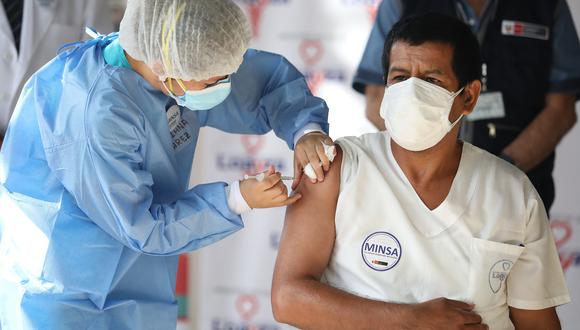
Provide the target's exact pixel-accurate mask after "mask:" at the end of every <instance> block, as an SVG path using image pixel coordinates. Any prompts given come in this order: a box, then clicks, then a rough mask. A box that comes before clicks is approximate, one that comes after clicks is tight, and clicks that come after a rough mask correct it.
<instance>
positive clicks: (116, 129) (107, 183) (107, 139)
mask: <svg viewBox="0 0 580 330" xmlns="http://www.w3.org/2000/svg"><path fill="white" fill-rule="evenodd" d="M101 90H102V89H101ZM114 93H115V94H114ZM86 107H87V109H86V111H85V112H86V113H87V117H88V119H85V120H84V123H85V124H84V125H85V127H84V128H83V129H82V131H84V134H85V138H84V139H82V140H79V141H77V142H75V143H70V144H66V145H64V146H62V147H59V148H54V149H52V150H51V151H50V155H49V156H48V157H47V158H48V159H50V164H51V168H52V169H53V171H54V172H55V173H56V174H57V175H58V177H59V179H60V181H61V182H62V183H63V184H64V186H65V187H66V189H67V191H68V192H69V193H71V195H72V196H73V197H74V199H75V201H76V203H77V205H78V206H79V208H80V209H81V210H82V211H83V212H84V213H85V214H86V215H87V216H88V217H89V218H90V219H91V220H92V221H93V222H94V223H95V224H96V225H98V226H99V227H100V228H101V229H103V230H104V231H105V232H107V233H108V234H109V235H111V236H112V237H114V238H115V239H117V240H118V241H119V242H121V243H122V244H124V245H126V246H128V247H129V248H132V249H133V250H135V251H139V252H142V253H145V254H150V255H176V254H180V253H183V252H187V251H192V250H195V249H198V248H200V247H203V246H206V245H208V244H211V243H213V242H215V241H217V240H219V239H221V238H223V237H225V236H227V235H229V234H231V233H233V232H235V231H237V230H239V229H240V228H242V227H243V223H242V220H241V218H240V216H239V215H237V214H234V213H232V212H231V211H230V210H229V208H228V205H227V199H226V192H225V183H213V184H207V185H199V186H196V187H195V188H193V189H192V190H189V191H186V192H184V193H183V194H182V195H181V196H179V197H178V198H176V200H171V201H166V202H163V203H159V202H154V193H153V188H154V181H153V177H152V175H151V173H150V172H148V170H147V169H146V168H143V166H142V164H144V161H145V157H146V155H147V153H148V152H155V150H153V151H152V150H151V149H150V148H149V147H150V146H149V145H148V141H149V138H150V137H151V134H154V132H153V133H151V132H148V128H150V126H146V125H145V121H146V120H144V118H143V117H142V115H141V114H140V112H139V111H138V110H135V105H134V104H132V103H131V102H130V101H129V100H128V99H127V100H122V99H121V95H120V93H116V92H115V91H111V92H104V93H100V94H98V95H94V96H93V97H92V98H89V99H88V101H87V106H86ZM159 157H161V158H162V157H164V155H163V154H160V155H159ZM157 197H159V196H157ZM156 200H162V199H159V198H157V199H156Z"/></svg>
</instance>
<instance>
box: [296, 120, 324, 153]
mask: <svg viewBox="0 0 580 330" xmlns="http://www.w3.org/2000/svg"><path fill="white" fill-rule="evenodd" d="M312 132H321V133H324V134H326V132H324V130H323V129H322V127H321V126H320V125H318V124H317V123H309V124H306V125H305V126H304V127H302V128H301V129H299V130H298V131H297V132H296V134H294V147H296V143H298V140H300V138H301V137H303V136H304V135H306V134H308V133H312Z"/></svg>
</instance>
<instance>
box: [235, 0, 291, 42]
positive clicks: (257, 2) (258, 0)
mask: <svg viewBox="0 0 580 330" xmlns="http://www.w3.org/2000/svg"><path fill="white" fill-rule="evenodd" d="M289 1H290V0H238V2H241V3H244V4H245V5H246V8H247V10H248V16H249V17H250V24H251V26H252V36H253V37H254V38H258V37H259V36H260V26H261V25H262V14H263V13H264V9H266V7H267V6H268V5H270V4H277V3H282V4H286V3H288V2H289Z"/></svg>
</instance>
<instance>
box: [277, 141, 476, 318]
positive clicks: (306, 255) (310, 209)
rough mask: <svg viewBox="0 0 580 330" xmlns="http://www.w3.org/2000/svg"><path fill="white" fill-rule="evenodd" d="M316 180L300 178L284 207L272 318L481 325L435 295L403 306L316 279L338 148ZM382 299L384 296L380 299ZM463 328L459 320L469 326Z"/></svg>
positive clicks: (463, 308)
mask: <svg viewBox="0 0 580 330" xmlns="http://www.w3.org/2000/svg"><path fill="white" fill-rule="evenodd" d="M337 151H338V153H337V156H336V158H335V160H334V162H333V164H332V166H331V167H330V171H329V172H328V174H327V175H326V177H325V179H324V181H323V182H321V183H317V184H312V183H310V182H309V180H306V179H303V180H302V181H301V183H300V185H299V187H298V189H297V190H298V191H299V192H300V193H301V194H302V198H301V200H300V201H299V202H297V203H295V204H294V205H292V206H290V207H288V210H287V212H286V221H285V224H284V231H283V233H282V239H281V242H280V249H279V252H278V258H277V260H276V267H275V270H274V279H273V282H272V306H273V312H274V317H275V318H276V320H277V321H279V322H283V323H288V324H291V325H293V326H296V327H299V328H302V329H386V328H388V329H416V328H418V327H419V325H420V326H423V327H425V328H429V329H454V328H459V329H463V328H464V327H465V328H469V329H486V326H485V325H482V324H480V322H481V318H480V317H479V316H478V315H477V314H475V313H472V312H471V309H472V308H473V305H469V304H466V303H463V302H459V301H453V300H448V299H445V298H439V299H435V300H431V301H428V302H425V303H422V304H416V305H405V304H394V303H387V302H382V301H374V300H370V299H364V298H361V297H358V296H355V295H352V294H349V293H346V292H344V291H341V290H338V289H336V288H333V287H331V286H329V285H327V284H323V283H321V282H320V278H321V276H322V274H323V272H324V270H325V268H326V266H327V265H328V262H329V260H330V257H331V255H332V249H333V246H334V240H335V227H334V214H335V212H336V203H337V200H338V194H339V186H340V170H341V165H342V152H341V150H340V148H337ZM385 298H386V297H385ZM469 323H471V325H469V326H464V324H469Z"/></svg>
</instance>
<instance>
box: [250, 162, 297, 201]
mask: <svg viewBox="0 0 580 330" xmlns="http://www.w3.org/2000/svg"><path fill="white" fill-rule="evenodd" d="M240 192H241V193H242V197H244V199H245V200H246V203H248V206H250V207H251V208H252V209H256V208H257V209H262V208H270V207H278V206H286V205H290V204H293V203H294V202H296V201H297V200H299V199H300V198H301V197H302V195H300V194H295V195H292V196H288V188H287V187H286V185H285V184H284V182H283V181H282V174H280V172H276V170H275V169H274V166H270V167H269V168H268V171H267V172H265V173H264V178H263V179H262V180H261V181H259V180H257V179H246V180H242V181H240Z"/></svg>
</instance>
